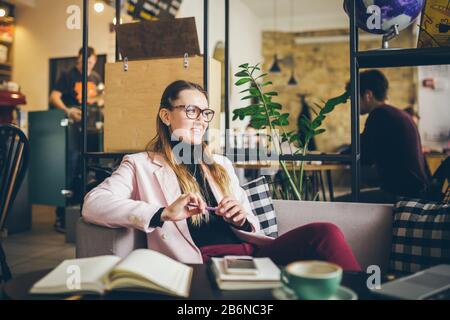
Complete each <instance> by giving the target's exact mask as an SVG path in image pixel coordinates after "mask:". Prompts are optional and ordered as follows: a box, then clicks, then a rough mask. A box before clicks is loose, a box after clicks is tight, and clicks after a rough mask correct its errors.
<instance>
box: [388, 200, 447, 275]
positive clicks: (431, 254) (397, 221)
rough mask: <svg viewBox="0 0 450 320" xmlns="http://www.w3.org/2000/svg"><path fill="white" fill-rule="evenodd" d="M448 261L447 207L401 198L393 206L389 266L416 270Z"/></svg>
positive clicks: (403, 270)
mask: <svg viewBox="0 0 450 320" xmlns="http://www.w3.org/2000/svg"><path fill="white" fill-rule="evenodd" d="M441 263H447V264H448V263H450V207H449V205H448V204H439V203H436V202H425V201H423V200H403V199H402V200H401V201H399V202H397V203H396V204H395V206H394V228H393V239H392V252H391V261H390V264H391V269H392V271H398V272H407V273H412V272H417V271H419V270H422V269H425V268H428V267H430V266H434V265H437V264H441Z"/></svg>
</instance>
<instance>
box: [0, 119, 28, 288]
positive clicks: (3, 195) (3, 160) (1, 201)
mask: <svg viewBox="0 0 450 320" xmlns="http://www.w3.org/2000/svg"><path fill="white" fill-rule="evenodd" d="M28 158H29V144H28V139H27V137H26V136H25V134H24V133H23V132H22V131H21V130H20V129H19V128H18V127H16V126H13V125H10V124H2V125H0V266H1V274H0V283H1V282H2V281H5V282H6V281H8V280H9V279H11V272H10V270H9V267H8V264H7V262H6V255H5V252H4V250H3V247H2V243H1V239H2V236H3V235H6V229H5V224H6V218H7V217H8V213H9V211H10V209H11V207H12V204H13V203H14V199H15V197H16V195H17V192H18V190H19V187H20V185H21V183H22V181H23V178H24V176H25V173H26V170H27V167H28Z"/></svg>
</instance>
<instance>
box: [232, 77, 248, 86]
mask: <svg viewBox="0 0 450 320" xmlns="http://www.w3.org/2000/svg"><path fill="white" fill-rule="evenodd" d="M250 81H252V79H250V78H242V79H240V80H238V81H237V82H236V83H235V85H237V86H241V85H243V84H245V83H248V82H250Z"/></svg>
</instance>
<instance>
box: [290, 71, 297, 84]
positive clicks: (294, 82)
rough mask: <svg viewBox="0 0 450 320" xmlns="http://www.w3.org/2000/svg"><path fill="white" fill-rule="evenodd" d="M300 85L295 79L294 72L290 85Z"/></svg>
mask: <svg viewBox="0 0 450 320" xmlns="http://www.w3.org/2000/svg"><path fill="white" fill-rule="evenodd" d="M297 84H298V82H297V80H296V79H295V75H294V71H292V75H291V78H290V79H289V81H288V85H290V86H296V85H297Z"/></svg>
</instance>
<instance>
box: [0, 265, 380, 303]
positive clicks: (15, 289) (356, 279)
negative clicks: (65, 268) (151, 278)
mask: <svg viewBox="0 0 450 320" xmlns="http://www.w3.org/2000/svg"><path fill="white" fill-rule="evenodd" d="M192 267H193V268H194V273H193V278H192V285H191V292H190V295H189V299H190V300H273V299H274V296H273V294H272V289H262V290H231V291H222V290H220V289H219V288H218V287H217V285H216V282H215V280H214V276H213V274H212V271H211V268H209V267H208V266H207V265H204V264H200V265H192ZM50 271H51V270H42V271H37V272H31V273H27V274H24V275H21V276H19V277H17V278H14V279H12V280H10V281H8V282H7V283H6V284H4V286H3V288H2V291H3V295H4V297H5V298H6V299H12V300H29V299H38V300H41V299H44V300H46V299H67V300H79V299H88V300H90V299H103V300H110V299H111V300H115V299H124V300H129V299H133V300H134V299H143V300H146V299H152V300H153V299H154V300H161V299H162V300H165V299H173V297H169V296H165V295H158V294H150V293H138V292H111V293H108V294H107V295H105V296H98V295H71V296H62V295H59V296H58V295H30V294H29V291H30V289H31V287H32V286H33V285H34V283H36V282H37V281H39V280H40V279H41V278H43V277H44V276H45V275H46V274H48V273H49V272H50ZM366 280H367V274H366V273H363V272H344V274H343V279H342V285H343V286H346V287H348V288H351V289H352V290H354V291H355V292H356V294H357V295H358V298H359V299H379V298H380V297H378V296H375V295H374V294H373V293H371V292H370V291H369V289H367V285H366Z"/></svg>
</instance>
